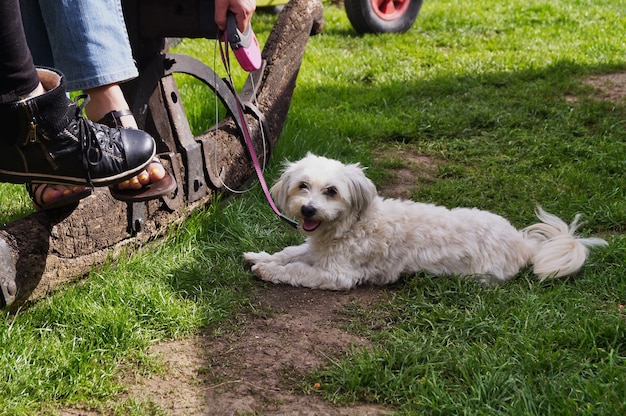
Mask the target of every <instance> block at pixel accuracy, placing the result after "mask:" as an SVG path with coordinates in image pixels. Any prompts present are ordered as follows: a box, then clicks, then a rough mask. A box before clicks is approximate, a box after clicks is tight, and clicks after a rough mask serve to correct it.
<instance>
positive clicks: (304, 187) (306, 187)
mask: <svg viewBox="0 0 626 416" xmlns="http://www.w3.org/2000/svg"><path fill="white" fill-rule="evenodd" d="M298 188H300V189H309V184H308V183H305V182H302V183H301V184H300V186H298Z"/></svg>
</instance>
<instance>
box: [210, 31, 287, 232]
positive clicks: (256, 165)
mask: <svg viewBox="0 0 626 416" xmlns="http://www.w3.org/2000/svg"><path fill="white" fill-rule="evenodd" d="M222 39H223V40H224V44H225V45H224V46H223V45H222ZM227 39H228V37H227V35H226V34H225V35H224V36H223V38H218V42H219V44H220V54H221V55H222V63H223V64H224V68H225V69H226V73H227V74H228V79H229V81H230V87H231V89H232V91H233V95H234V96H235V102H236V103H237V112H238V114H237V116H238V117H239V120H240V125H241V126H243V128H242V130H243V136H244V138H245V142H246V147H247V148H248V152H249V153H250V157H251V158H252V163H253V165H254V170H255V171H256V176H257V178H258V179H259V183H260V184H261V188H262V189H263V193H264V194H265V198H266V199H267V202H268V203H269V205H270V207H271V208H272V210H273V211H274V213H275V214H276V215H278V216H279V217H280V219H282V220H283V221H285V222H286V223H287V224H289V225H291V226H292V227H294V228H298V223H297V222H296V221H294V220H292V219H291V218H288V217H287V216H285V215H284V214H283V213H281V212H280V210H279V209H278V207H276V204H275V203H274V200H273V199H272V195H271V194H270V191H269V189H268V187H267V183H266V182H265V178H264V177H263V170H262V169H261V164H260V163H259V158H258V157H257V155H256V152H255V150H254V145H253V143H252V138H251V137H250V129H249V128H248V123H246V118H245V116H244V112H243V105H242V104H241V100H240V99H239V94H237V91H236V90H235V85H234V83H233V79H232V76H231V73H230V57H229V56H228V49H229V46H228V40H227ZM224 48H225V49H226V51H224ZM260 122H261V121H260V120H259V123H260Z"/></svg>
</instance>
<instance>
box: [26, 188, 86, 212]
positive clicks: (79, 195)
mask: <svg viewBox="0 0 626 416" xmlns="http://www.w3.org/2000/svg"><path fill="white" fill-rule="evenodd" d="M48 186H54V184H48V183H27V184H26V190H27V191H28V195H30V199H31V200H32V201H33V206H34V207H35V211H48V210H51V209H57V208H66V207H70V206H73V207H74V208H76V207H77V206H78V202H79V201H80V200H81V199H84V198H87V197H88V196H89V195H91V194H92V193H93V189H92V188H84V189H82V190H80V191H77V190H76V188H82V187H77V186H72V188H73V192H72V193H71V194H69V195H63V196H60V197H59V198H57V199H55V200H53V201H50V202H44V201H43V194H44V192H45V191H46V188H47V187H48Z"/></svg>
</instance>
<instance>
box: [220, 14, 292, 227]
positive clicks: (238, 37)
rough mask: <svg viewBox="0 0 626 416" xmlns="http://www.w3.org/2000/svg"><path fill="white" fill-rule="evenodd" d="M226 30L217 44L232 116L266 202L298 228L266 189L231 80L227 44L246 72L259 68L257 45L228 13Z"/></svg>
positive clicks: (241, 106)
mask: <svg viewBox="0 0 626 416" xmlns="http://www.w3.org/2000/svg"><path fill="white" fill-rule="evenodd" d="M226 28H227V29H226V31H225V32H224V33H223V35H222V36H218V42H219V44H220V55H221V56H222V63H223V64H224V68H225V69H226V74H227V75H228V81H229V82H230V88H231V90H232V91H233V95H234V97H235V103H236V104H237V113H238V114H234V116H236V117H239V121H240V125H241V126H242V132H243V136H244V138H245V142H246V147H247V148H248V152H249V153H250V157H251V158H252V163H253V165H254V170H255V171H256V176H257V178H258V179H259V183H260V184H261V188H262V189H263V193H264V194H265V198H266V199H267V202H268V203H269V205H270V207H271V208H272V210H273V211H274V213H275V214H276V215H278V216H279V217H280V219H282V220H283V221H285V222H286V223H287V224H289V225H291V226H292V227H294V228H298V223H297V222H296V221H294V220H292V219H291V218H288V217H287V216H285V215H284V214H283V213H281V212H280V210H279V209H278V207H276V204H275V203H274V200H273V199H272V196H271V194H270V191H269V189H268V187H267V183H266V182H265V178H264V177H263V170H262V169H261V164H260V163H259V158H258V157H257V155H256V152H255V150H254V144H253V143H252V138H251V137H250V129H249V128H248V123H247V122H246V118H245V116H244V111H243V104H242V103H241V100H240V99H239V94H237V90H235V84H234V83H233V78H232V75H231V72H230V56H229V54H228V49H229V44H230V46H231V47H232V48H233V52H234V53H235V57H236V58H237V60H238V62H239V64H240V65H241V66H242V68H243V69H244V70H246V71H248V72H252V71H254V70H257V69H259V68H260V67H261V52H260V49H259V44H258V42H257V40H256V36H255V35H254V32H252V28H251V27H250V26H248V29H247V30H246V31H245V32H244V33H241V32H240V31H239V30H238V29H237V23H236V21H235V15H234V14H232V13H230V12H229V13H228V19H227V26H226ZM257 51H258V56H257ZM259 123H261V120H259Z"/></svg>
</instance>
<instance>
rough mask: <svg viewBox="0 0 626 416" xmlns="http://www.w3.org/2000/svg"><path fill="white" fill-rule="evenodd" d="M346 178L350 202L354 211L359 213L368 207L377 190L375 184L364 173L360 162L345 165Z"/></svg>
mask: <svg viewBox="0 0 626 416" xmlns="http://www.w3.org/2000/svg"><path fill="white" fill-rule="evenodd" d="M346 173H347V175H346V180H347V182H348V187H349V190H350V196H351V201H350V202H351V204H352V206H353V208H354V210H355V212H358V213H361V212H363V211H365V210H366V209H367V207H369V205H370V203H371V202H372V201H373V200H374V198H376V196H377V195H378V192H377V191H376V186H375V185H374V182H372V181H371V180H370V179H369V178H368V177H367V176H365V173H364V172H363V168H362V167H361V165H360V164H358V163H356V164H353V165H347V166H346Z"/></svg>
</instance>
